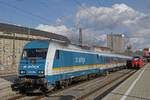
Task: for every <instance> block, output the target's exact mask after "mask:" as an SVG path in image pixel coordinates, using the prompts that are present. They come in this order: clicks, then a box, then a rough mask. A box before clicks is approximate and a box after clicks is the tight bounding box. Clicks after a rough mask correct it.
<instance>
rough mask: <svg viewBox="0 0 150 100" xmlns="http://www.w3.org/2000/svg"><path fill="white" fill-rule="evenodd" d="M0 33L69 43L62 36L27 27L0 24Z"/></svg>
mask: <svg viewBox="0 0 150 100" xmlns="http://www.w3.org/2000/svg"><path fill="white" fill-rule="evenodd" d="M0 31H1V32H6V33H8V34H9V33H10V34H11V33H16V34H26V35H33V36H41V37H45V38H49V39H54V40H58V41H62V42H65V43H70V40H69V39H68V38H67V37H65V36H62V35H58V34H55V33H52V32H46V31H41V30H37V29H33V28H28V27H22V26H17V25H11V24H6V23H0Z"/></svg>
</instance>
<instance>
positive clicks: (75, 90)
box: [7, 70, 136, 100]
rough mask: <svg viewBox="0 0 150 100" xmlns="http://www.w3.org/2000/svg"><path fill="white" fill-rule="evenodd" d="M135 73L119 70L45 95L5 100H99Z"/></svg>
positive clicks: (22, 96) (14, 96) (13, 97)
mask: <svg viewBox="0 0 150 100" xmlns="http://www.w3.org/2000/svg"><path fill="white" fill-rule="evenodd" d="M135 72H136V71H133V70H121V71H117V72H113V73H111V74H109V75H107V76H102V77H98V78H95V79H92V80H89V81H83V82H79V83H77V84H73V85H71V86H69V87H66V88H65V89H59V90H55V91H51V92H49V93H48V94H47V95H42V94H40V95H30V96H27V95H21V94H16V95H12V96H9V97H8V98H7V100H45V99H53V100H60V98H61V99H69V100H91V99H97V100H100V99H102V98H103V97H104V96H105V95H107V94H108V93H109V92H110V91H111V90H113V89H114V88H115V87H117V86H118V85H119V84H121V83H122V82H123V81H124V80H126V79H127V78H129V77H130V76H131V75H133V74H134V73H135Z"/></svg>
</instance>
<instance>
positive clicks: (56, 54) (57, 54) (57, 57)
mask: <svg viewBox="0 0 150 100" xmlns="http://www.w3.org/2000/svg"><path fill="white" fill-rule="evenodd" d="M59 52H60V51H59V50H56V53H55V58H56V59H59V56H60V55H59Z"/></svg>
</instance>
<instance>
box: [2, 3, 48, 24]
mask: <svg viewBox="0 0 150 100" xmlns="http://www.w3.org/2000/svg"><path fill="white" fill-rule="evenodd" d="M0 4H3V5H6V6H8V7H10V8H13V9H16V10H17V11H19V12H21V13H24V14H26V15H28V16H33V17H36V18H38V19H39V20H41V21H42V22H45V23H47V22H48V21H49V19H47V18H45V17H43V16H40V15H38V14H34V13H32V12H29V11H26V10H24V9H22V8H19V7H16V6H14V5H12V4H9V3H7V2H4V1H0ZM32 19H33V18H32Z"/></svg>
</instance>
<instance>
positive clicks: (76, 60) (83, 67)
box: [12, 40, 130, 92]
mask: <svg viewBox="0 0 150 100" xmlns="http://www.w3.org/2000/svg"><path fill="white" fill-rule="evenodd" d="M128 59H130V57H128V56H123V55H118V54H111V53H102V52H96V51H93V50H84V49H82V48H81V47H79V46H75V45H72V44H69V45H65V44H62V43H59V42H56V41H48V40H45V41H44V40H36V41H31V42H29V43H27V44H26V45H25V46H24V49H23V53H22V57H21V60H20V64H19V67H18V79H17V80H16V82H15V83H14V84H13V85H12V89H13V90H19V91H34V90H41V91H43V92H45V91H47V90H48V89H52V88H53V87H56V86H58V85H66V84H69V83H70V82H72V81H73V80H75V79H78V78H79V77H80V76H88V75H91V74H99V73H103V72H106V71H109V70H112V69H114V68H118V67H122V66H125V65H126V61H127V60H128Z"/></svg>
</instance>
